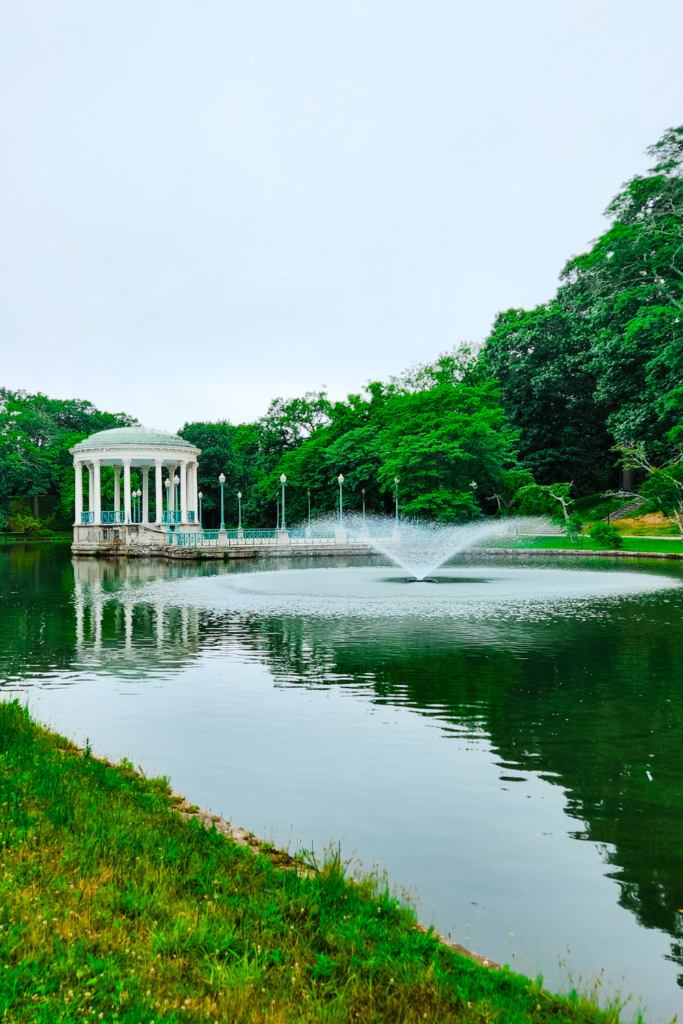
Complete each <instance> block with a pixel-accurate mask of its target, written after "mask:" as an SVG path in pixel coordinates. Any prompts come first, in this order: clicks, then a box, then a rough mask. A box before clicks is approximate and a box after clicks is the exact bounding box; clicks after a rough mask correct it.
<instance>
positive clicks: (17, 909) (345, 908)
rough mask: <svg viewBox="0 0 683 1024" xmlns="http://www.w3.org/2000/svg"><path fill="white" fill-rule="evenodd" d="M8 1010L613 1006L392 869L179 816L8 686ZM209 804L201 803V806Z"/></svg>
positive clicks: (52, 1015) (382, 1012)
mask: <svg viewBox="0 0 683 1024" xmlns="http://www.w3.org/2000/svg"><path fill="white" fill-rule="evenodd" d="M0 790H1V796H0V832H1V839H2V842H1V846H0V849H1V850H2V869H1V871H0V875H1V878H0V889H1V894H2V899H1V900H0V917H1V920H0V1011H1V1012H2V1020H3V1021H7V1022H8V1024H18V1022H24V1021H26V1022H28V1021H31V1022H32V1024H33V1022H39V1024H41V1022H42V1024H48V1022H49V1024H54V1022H60V1021H64V1022H76V1021H104V1022H105V1024H108V1022H120V1024H123V1022H126V1024H151V1022H155V1024H157V1022H161V1021H178V1022H179V1021H183V1022H186V1024H187V1022H192V1021H196V1022H199V1021H230V1022H233V1021H235V1022H236V1021H245V1022H263V1024H266V1022H294V1021H296V1022H299V1021H326V1022H336V1021H348V1022H352V1024H356V1022H358V1021H363V1022H376V1024H380V1022H382V1024H385V1022H399V1021H415V1022H417V1021H425V1020H428V1021H439V1022H451V1021H466V1022H481V1024H484V1022H486V1024H492V1022H527V1021H538V1022H542V1021H553V1022H564V1021H567V1022H570V1021H571V1022H578V1021H591V1022H610V1024H613V1022H615V1021H617V1019H618V1010H612V1011H609V1012H602V1011H600V1010H598V1009H597V1008H596V1006H595V1005H594V1004H593V1003H592V1002H589V1001H586V1000H584V999H582V998H579V997H578V996H576V995H575V994H573V995H572V996H571V997H568V998H564V997H559V996H554V995H551V994H550V993H548V992H546V991H544V990H543V989H542V987H541V984H540V980H539V982H538V983H537V982H533V981H530V980H529V979H527V978H524V977H523V976H521V975H517V974H514V973H512V972H511V971H509V970H507V969H504V970H492V969H490V968H487V967H485V966H482V965H480V964H478V963H476V962H475V961H473V960H471V959H469V958H467V957H464V956H461V955H459V954H457V953H456V952H454V951H453V950H451V949H449V948H448V947H447V946H445V945H444V944H443V943H440V942H439V941H438V940H437V938H436V937H435V936H434V935H433V934H431V932H427V933H425V932H423V931H420V930H418V929H417V928H416V927H415V921H414V917H413V914H412V912H411V911H410V910H408V909H406V908H405V907H403V906H401V905H400V904H399V902H398V901H397V900H395V899H393V898H392V897H391V896H390V894H389V892H388V891H387V889H386V886H385V884H384V883H382V884H379V883H378V880H377V878H376V877H365V878H358V879H355V880H354V879H350V878H348V877H346V876H345V873H344V868H343V865H342V864H341V862H340V860H339V858H338V857H334V856H333V857H331V858H330V859H328V860H327V862H326V863H324V864H322V865H321V866H320V867H319V869H315V867H311V866H310V865H309V867H308V868H307V867H306V865H305V864H304V863H303V862H301V861H298V862H297V861H295V860H293V859H292V858H290V857H289V856H288V855H286V854H282V853H278V852H277V851H275V850H273V848H272V847H270V846H269V845H268V844H263V845H262V846H261V847H260V849H259V850H258V851H257V852H254V850H252V849H251V848H249V847H245V846H238V845H237V844H236V843H235V842H234V840H232V839H231V838H228V837H226V836H224V835H222V834H221V833H219V832H217V831H216V829H215V828H212V829H210V830H207V829H206V828H205V827H204V826H203V825H202V824H201V823H200V822H199V821H198V820H197V819H196V818H192V817H191V818H190V819H188V820H186V819H184V818H183V817H181V815H180V814H179V813H178V811H177V809H176V806H177V804H176V801H177V798H174V797H172V796H171V794H170V791H169V787H168V783H167V781H166V780H165V779H147V778H144V777H143V776H142V775H141V774H140V773H138V772H135V771H134V770H133V768H132V766H131V765H129V764H128V763H126V762H124V763H123V764H122V765H118V766H115V765H111V764H108V763H107V762H105V761H102V760H99V759H97V758H94V757H93V756H92V755H91V753H90V752H89V750H87V749H86V751H85V752H82V751H79V750H78V749H77V748H76V747H74V746H73V745H72V744H71V743H69V742H68V741H67V740H65V739H64V738H63V737H60V736H58V735H56V734H54V733H51V732H48V731H46V730H45V729H43V728H42V727H41V726H40V725H38V724H37V723H36V722H34V721H33V720H32V718H31V717H30V715H29V713H28V712H27V710H26V709H25V708H23V707H22V706H21V705H20V704H19V703H18V702H16V701H15V702H4V703H0ZM194 810H196V809H194Z"/></svg>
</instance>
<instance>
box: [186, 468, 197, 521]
mask: <svg viewBox="0 0 683 1024" xmlns="http://www.w3.org/2000/svg"><path fill="white" fill-rule="evenodd" d="M188 492H189V496H188V499H187V507H188V510H189V511H190V512H194V521H195V523H196V522H198V520H199V516H198V515H197V463H196V462H191V463H190V479H189V486H188Z"/></svg>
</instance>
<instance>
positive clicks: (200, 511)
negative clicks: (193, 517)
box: [197, 491, 204, 526]
mask: <svg viewBox="0 0 683 1024" xmlns="http://www.w3.org/2000/svg"><path fill="white" fill-rule="evenodd" d="M197 497H198V498H199V525H200V526H201V525H202V498H203V497H204V495H203V494H202V492H201V491H199V493H198V494H197Z"/></svg>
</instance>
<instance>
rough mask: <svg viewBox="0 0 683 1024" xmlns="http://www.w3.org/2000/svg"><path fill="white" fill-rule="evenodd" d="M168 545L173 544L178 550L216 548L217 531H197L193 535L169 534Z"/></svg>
mask: <svg viewBox="0 0 683 1024" xmlns="http://www.w3.org/2000/svg"><path fill="white" fill-rule="evenodd" d="M168 542H169V544H173V543H174V542H175V544H176V546H177V547H179V548H204V547H207V548H215V547H218V530H201V531H199V530H197V531H195V532H194V533H171V534H169V538H168Z"/></svg>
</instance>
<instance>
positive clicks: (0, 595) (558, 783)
mask: <svg viewBox="0 0 683 1024" xmlns="http://www.w3.org/2000/svg"><path fill="white" fill-rule="evenodd" d="M368 562H369V563H370V565H369V567H368V568H367V569H364V570H363V571H362V572H364V573H365V574H366V579H370V577H371V579H372V581H375V582H373V584H372V585H373V586H375V584H376V585H377V586H379V585H380V584H382V585H384V586H385V590H386V586H389V587H390V588H391V587H392V586H393V588H394V589H393V591H392V593H395V594H396V595H397V596H396V598H391V597H389V598H387V597H386V596H385V597H383V598H382V599H381V600H380V599H378V600H377V602H376V604H375V606H374V607H373V608H370V607H369V605H368V602H367V600H366V599H365V598H367V589H365V590H363V589H362V588H361V590H358V586H359V585H360V584H358V582H357V581H358V580H361V577H362V573H359V571H358V570H357V569H346V568H344V565H345V563H344V561H343V560H337V561H336V562H335V563H332V562H328V563H327V565H328V569H325V570H324V571H325V573H326V574H327V575H329V573H330V572H331V571H332V569H333V568H334V572H336V573H337V575H336V576H334V580H335V581H338V585H337V584H335V586H337V590H338V593H337V594H336V595H334V594H333V595H332V598H329V597H328V599H327V601H326V598H325V594H323V593H322V589H325V591H329V585H326V587H325V588H322V589H321V584H320V581H321V580H323V579H324V577H323V576H322V575H316V576H315V577H314V576H313V574H312V573H311V571H310V570H311V569H312V568H313V567H315V568H316V569H317V570H318V572H319V571H320V567H321V565H322V564H323V563H322V562H321V560H316V561H315V562H305V561H303V560H300V561H299V562H296V563H295V562H293V561H290V560H286V561H285V560H283V563H282V565H281V566H280V565H277V564H275V565H274V563H273V562H272V561H271V562H263V563H261V562H259V563H244V564H241V563H227V564H220V565H216V564H209V565H195V566H191V567H178V566H166V565H162V564H159V563H156V562H126V561H119V562H105V561H104V560H100V561H94V560H80V561H76V562H72V559H71V555H70V551H69V549H68V547H67V546H55V547H51V548H50V547H45V546H39V545H33V546H31V545H28V544H27V545H22V546H16V547H12V548H6V549H2V550H0V574H1V575H0V613H1V614H0V681H2V683H3V686H4V693H5V694H6V696H11V695H16V694H17V693H20V694H22V695H24V696H26V697H28V699H29V702H30V704H31V706H32V708H33V709H34V711H35V712H36V713H37V714H38V715H39V716H40V717H41V718H42V719H43V720H46V721H48V722H50V723H51V724H53V725H54V726H55V727H56V728H58V729H59V730H60V731H61V732H64V733H67V734H68V735H70V736H72V737H73V738H75V739H76V740H77V741H79V742H83V741H84V739H85V737H86V736H87V737H89V738H90V740H91V743H92V745H93V747H94V749H95V750H96V751H99V752H102V753H106V754H107V755H109V756H111V757H113V758H119V757H122V756H126V757H128V758H130V759H131V760H132V761H134V763H136V764H140V765H141V766H142V767H143V768H144V769H145V771H147V772H149V773H155V774H166V775H169V776H171V779H172V783H173V785H174V786H175V787H176V788H177V789H180V790H182V791H183V792H184V793H185V794H186V795H187V796H188V797H189V798H190V799H191V800H192V801H194V802H195V803H197V804H199V805H201V806H205V807H210V808H211V809H213V810H214V811H215V812H219V813H221V814H224V815H225V816H226V817H228V818H230V820H232V821H233V822H235V823H236V824H240V825H242V826H244V827H245V828H248V829H251V830H252V831H253V832H255V833H256V834H257V835H260V836H262V837H263V838H267V839H271V840H274V841H275V842H277V843H280V844H282V845H287V844H289V845H290V847H295V846H296V845H303V846H305V847H307V848H308V849H310V848H312V847H314V848H315V849H316V850H318V851H320V850H322V848H323V847H324V846H325V845H326V844H327V843H329V842H330V841H331V840H334V841H339V842H341V844H342V849H343V850H344V851H345V852H346V853H347V854H352V853H355V854H356V855H357V856H358V857H359V858H360V859H361V860H362V861H363V862H364V864H365V866H366V867H368V868H370V867H372V866H373V865H374V864H375V862H379V865H380V868H381V869H386V870H387V871H388V872H389V877H390V879H391V881H392V882H393V883H394V884H395V885H397V886H403V887H408V888H410V889H411V890H412V892H413V895H414V897H415V898H416V899H417V900H418V914H419V917H420V919H421V920H422V921H424V922H425V923H434V924H435V926H436V927H437V928H438V929H439V930H441V931H443V932H446V933H448V934H450V935H451V936H452V937H453V939H455V940H456V941H459V942H462V943H463V944H464V945H466V946H468V947H469V948H471V949H475V950H477V951H478V952H480V953H483V954H485V955H487V956H490V957H491V958H492V959H494V960H497V961H498V962H500V963H509V964H511V965H512V967H513V969H515V970H519V971H522V972H524V973H527V974H529V975H536V974H537V973H538V972H542V973H543V974H544V977H545V980H546V984H547V985H548V986H549V987H551V988H553V989H556V990H559V989H561V988H565V989H566V988H567V987H568V986H569V985H570V984H571V980H570V979H572V978H573V980H574V982H575V983H576V982H578V980H579V978H581V979H582V982H581V984H582V985H589V984H591V983H592V982H594V981H595V980H596V979H598V978H600V980H601V981H602V986H601V991H602V992H604V993H606V994H609V993H610V992H611V993H614V992H616V991H621V993H622V996H623V997H625V996H627V995H628V994H633V997H634V1001H638V1003H639V1007H643V1006H645V1007H647V1019H648V1020H651V1021H656V1022H659V1021H666V1020H669V1019H671V1017H672V1016H673V1014H674V1013H676V1012H680V1011H681V1007H683V987H682V986H683V813H682V811H683V805H682V799H681V798H682V796H683V783H682V769H683V636H682V634H681V622H682V619H683V569H682V568H681V566H680V565H679V564H678V563H661V562H655V561H652V562H635V561H634V562H625V561H622V562H620V563H618V564H614V563H613V562H610V561H608V560H607V559H605V560H604V563H601V562H600V561H599V560H595V559H590V560H588V559H586V560H585V564H584V563H583V562H576V561H574V562H572V565H571V569H570V568H569V566H568V563H567V560H566V559H562V560H560V559H556V560H555V561H553V559H552V557H548V558H547V559H545V558H543V559H542V560H541V559H539V558H533V559H528V560H523V559H520V558H515V559H514V561H505V560H503V559H500V560H497V561H494V560H492V559H489V558H487V559H485V560H484V559H482V560H481V562H477V560H476V558H475V556H469V557H467V558H463V559H461V560H460V561H458V562H456V563H454V564H453V565H451V567H450V568H449V569H448V570H444V571H443V572H442V571H441V570H440V573H439V578H440V579H441V581H442V582H441V583H439V584H438V585H435V586H436V589H438V587H441V588H442V589H441V590H439V598H438V600H437V599H436V597H432V598H429V599H427V598H425V597H424V594H425V593H426V592H424V591H420V593H418V592H417V591H414V590H411V588H410V587H408V586H407V585H403V584H402V582H401V579H400V576H401V574H400V573H399V574H397V573H396V572H393V571H392V570H391V569H388V568H387V567H386V564H385V565H384V566H383V565H382V563H381V562H380V561H378V560H373V559H369V560H368ZM355 565H356V566H357V565H358V563H357V562H356V563H355ZM541 569H542V570H543V572H544V573H545V575H544V576H543V581H544V584H543V585H544V587H545V591H544V592H542V593H541V592H539V589H538V586H536V585H535V584H534V585H533V586H532V584H531V583H529V580H531V579H532V575H531V574H533V573H538V571H539V570H541ZM293 570H294V571H293ZM297 570H298V572H299V575H296V571H297ZM596 570H597V571H599V572H600V579H599V581H598V583H599V585H596V586H593V585H592V584H591V583H590V581H589V579H588V577H585V579H584V581H583V583H580V581H579V579H578V576H575V575H573V574H574V573H575V572H580V573H586V572H588V573H595V572H596ZM525 572H526V573H527V574H528V578H527V582H526V583H524V582H523V579H522V577H523V576H524V573H525ZM255 574H256V575H255ZM258 574H261V575H258ZM367 574H369V576H368V575H367ZM515 574H517V576H518V577H519V580H520V584H519V585H520V587H521V588H522V589H523V588H524V587H526V588H527V591H528V593H527V595H526V598H525V599H524V600H521V601H518V602H515V601H512V602H511V603H510V602H507V603H506V601H505V600H501V601H496V600H489V599H487V598H486V594H485V593H484V591H485V589H486V587H488V588H491V587H493V588H496V587H498V589H499V590H500V592H501V594H502V593H503V591H504V590H505V588H506V587H507V588H508V589H509V588H510V587H512V586H513V584H511V583H510V580H511V579H513V577H514V576H515ZM563 574H564V575H563ZM625 574H626V575H625ZM308 579H311V580H313V579H314V580H315V581H317V582H316V583H315V586H313V585H312V584H310V585H309V584H308V583H307V582H306V581H307V580H308ZM449 579H450V580H451V583H450V587H459V588H460V591H463V590H464V589H467V588H470V589H469V591H468V592H469V593H470V594H471V598H468V599H467V600H464V601H461V602H460V604H459V605H458V610H457V613H453V612H452V611H449V609H448V607H447V604H448V599H447V598H446V597H445V596H444V595H445V592H446V590H450V587H449V586H444V584H446V582H447V581H448V580H449ZM558 579H559V580H561V581H564V583H563V584H562V585H559V584H557V582H556V581H557V580H558ZM572 580H573V581H574V582H573V584H572V585H571V586H570V585H569V583H570V582H571V581H572ZM354 581H356V582H354ZM389 581H391V582H389ZM453 581H454V582H453ZM553 581H555V582H553ZM660 584H661V586H660ZM419 586H420V587H421V586H423V585H419ZM534 586H535V587H536V589H535V590H534ZM311 587H312V589H311ZM316 587H317V588H318V589H317V591H316ZM482 588H483V589H482ZM542 589H543V588H541V590H542ZM361 591H362V594H364V595H365V598H363V599H361ZM489 592H490V591H489ZM408 593H410V594H411V595H412V596H410V597H408V596H407V595H408ZM434 593H435V587H432V594H434ZM482 593H484V597H483V598H482ZM403 595H406V596H405V597H404V596H403ZM503 596H504V595H503ZM335 599H336V600H337V602H338V604H337V611H336V613H335V607H334V602H335ZM364 600H365V603H363V601H364ZM421 601H422V602H423V604H422V605H421V606H420V605H419V603H420V602H421ZM439 601H441V605H439ZM468 601H469V604H468ZM354 602H355V603H354ZM402 602H403V604H402ZM406 602H407V603H406ZM601 972H603V973H601ZM630 1016H631V1014H630V1012H629V1013H627V1014H625V1018H626V1019H629V1018H630Z"/></svg>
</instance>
